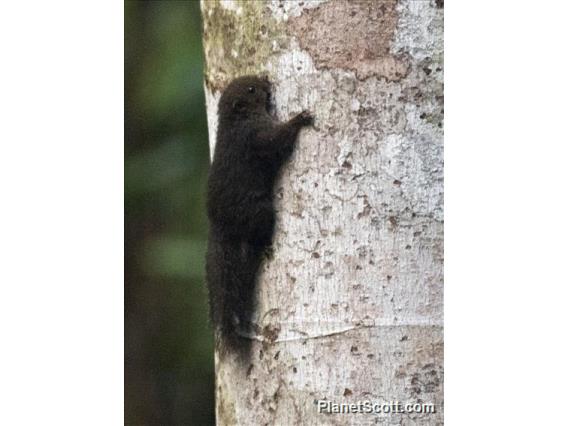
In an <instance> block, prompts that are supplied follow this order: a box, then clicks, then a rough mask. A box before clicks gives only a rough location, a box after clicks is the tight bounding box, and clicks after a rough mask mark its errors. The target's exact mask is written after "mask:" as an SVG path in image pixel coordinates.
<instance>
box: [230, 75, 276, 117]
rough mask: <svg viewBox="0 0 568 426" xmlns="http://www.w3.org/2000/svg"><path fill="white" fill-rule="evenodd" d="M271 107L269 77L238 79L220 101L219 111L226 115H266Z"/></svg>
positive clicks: (231, 84)
mask: <svg viewBox="0 0 568 426" xmlns="http://www.w3.org/2000/svg"><path fill="white" fill-rule="evenodd" d="M269 106H270V82H269V81H268V78H267V77H256V76H244V77H239V78H236V79H234V80H233V81H232V82H231V83H229V85H228V86H227V88H226V89H225V91H224V92H223V95H222V96H221V100H220V101H219V111H220V112H221V113H224V114H237V115H246V114H247V113H259V112H260V113H265V112H268V109H269Z"/></svg>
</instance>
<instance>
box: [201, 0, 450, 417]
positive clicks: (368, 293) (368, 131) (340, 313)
mask: <svg viewBox="0 0 568 426" xmlns="http://www.w3.org/2000/svg"><path fill="white" fill-rule="evenodd" d="M202 14H203V22H204V48H205V54H206V61H207V65H206V78H205V89H206V96H207V109H208V117H209V118H208V120H209V137H210V146H211V150H213V149H214V141H215V132H216V120H217V115H216V111H217V102H218V100H219V96H220V93H221V91H222V89H223V88H224V87H225V85H226V84H227V83H228V82H229V81H231V80H232V79H233V78H235V77H237V76H240V75H244V74H266V75H268V76H269V78H270V80H271V81H272V82H273V83H274V100H275V104H276V115H277V117H278V119H280V120H285V119H288V118H290V117H291V116H292V115H293V114H295V113H298V112H300V111H302V110H309V111H311V112H313V113H314V115H315V117H316V123H315V128H310V129H305V130H303V131H302V133H301V136H300V139H299V143H298V146H297V150H296V153H295V154H294V156H293V158H292V161H291V162H290V164H289V165H288V166H287V167H286V168H285V170H284V172H283V174H282V176H281V179H280V180H279V181H278V183H277V185H276V188H275V191H276V194H277V200H278V202H277V217H278V218H277V228H276V235H275V240H274V255H273V258H272V259H271V260H267V261H265V263H264V265H263V267H262V272H261V275H260V277H259V283H258V289H257V307H256V316H255V318H254V319H255V322H256V324H257V325H258V329H259V330H260V332H259V333H258V334H257V335H253V336H251V338H252V339H253V342H252V358H251V359H250V362H249V363H247V365H242V364H240V363H239V362H238V360H237V359H232V358H231V357H230V356H229V357H225V358H224V359H223V360H222V362H221V361H220V360H219V358H218V357H217V359H216V371H217V383H216V398H217V422H218V424H220V425H233V424H241V425H249V424H250V425H272V424H276V425H286V424H290V425H299V424H306V425H312V424H318V425H327V424H330V425H331V424H337V425H343V424H375V423H383V424H400V425H415V424H421V425H422V424H427V425H436V424H441V423H442V421H443V328H442V327H443V295H442V293H443V284H442V282H443V254H444V250H443V145H442V142H443V137H442V131H443V125H442V123H443V83H442V81H443V79H442V76H443V74H442V73H443V40H442V38H443V2H440V1H436V0H431V1H428V0H426V1H418V0H399V1H379V0H377V1H297V2H294V1H243V2H239V1H203V2H202ZM324 399H326V400H329V401H332V402H336V403H351V402H358V401H371V402H377V403H382V402H390V401H399V402H400V403H402V404H405V403H407V402H422V403H432V404H435V410H436V412H435V413H434V414H417V413H412V414H411V413H406V414H392V413H388V414H384V413H383V414H325V413H319V412H318V410H317V405H315V403H314V401H316V400H324Z"/></svg>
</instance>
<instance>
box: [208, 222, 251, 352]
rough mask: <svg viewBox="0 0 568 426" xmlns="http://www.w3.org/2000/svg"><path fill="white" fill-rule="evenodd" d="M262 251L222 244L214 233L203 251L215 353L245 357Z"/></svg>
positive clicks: (239, 243)
mask: <svg viewBox="0 0 568 426" xmlns="http://www.w3.org/2000/svg"><path fill="white" fill-rule="evenodd" d="M261 257H262V250H260V249H259V248H257V247H255V246H253V245H251V244H249V243H247V242H243V241H235V240H222V239H220V238H218V235H216V234H215V232H214V231H212V233H211V234H210V237H209V244H208V248H207V263H206V274H207V285H208V290H209V304H210V315H211V322H212V323H213V328H214V332H215V345H216V347H217V350H218V352H220V353H221V354H226V353H228V352H231V353H235V354H237V355H240V356H248V353H249V350H250V344H251V337H250V335H251V334H253V333H254V330H253V329H252V322H251V319H252V313H253V311H254V289H255V283H256V276H257V272H258V269H259V267H260V263H261Z"/></svg>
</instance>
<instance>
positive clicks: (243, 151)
mask: <svg viewBox="0 0 568 426" xmlns="http://www.w3.org/2000/svg"><path fill="white" fill-rule="evenodd" d="M270 102H271V93H270V83H269V81H268V79H266V78H259V77H255V76H245V77H240V78H237V79H235V80H233V81H232V82H231V83H230V84H229V85H228V86H227V88H226V89H225V91H224V92H223V94H222V96H221V99H220V101H219V117H218V127H217V140H216V144H215V152H214V155H213V162H212V164H211V168H210V171H209V180H208V188H207V214H208V217H209V240H208V247H207V256H206V280H207V287H208V291H209V303H210V315H211V321H212V323H213V327H214V332H215V336H216V346H217V348H218V350H219V351H221V353H226V352H237V353H240V354H241V355H244V354H247V353H248V351H249V348H250V337H247V335H249V334H251V333H252V332H254V330H252V324H251V318H252V314H253V310H254V300H253V295H254V289H255V282H256V278H257V273H258V270H259V268H260V265H261V263H262V258H263V255H264V253H265V252H266V250H267V249H268V248H269V247H270V245H271V244H272V237H273V234H274V224H275V211H274V194H273V192H274V183H275V181H276V178H277V176H278V173H279V171H280V169H281V168H282V166H283V165H284V164H285V163H286V161H287V160H288V159H289V158H290V156H291V155H292V153H293V151H294V146H295V144H296V139H297V136H298V133H299V132H300V129H302V127H305V126H309V125H311V124H313V116H312V115H311V114H310V113H309V112H307V111H304V112H302V113H300V114H298V115H296V116H295V117H294V118H292V119H291V120H289V121H287V122H285V123H280V122H278V121H276V120H275V119H274V118H273V117H272V116H271V115H270V113H269V110H270Z"/></svg>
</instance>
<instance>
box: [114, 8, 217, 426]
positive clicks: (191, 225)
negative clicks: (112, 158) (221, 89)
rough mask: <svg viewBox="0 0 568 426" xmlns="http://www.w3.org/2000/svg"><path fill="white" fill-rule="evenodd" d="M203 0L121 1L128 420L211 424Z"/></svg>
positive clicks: (211, 348) (156, 422) (142, 423)
mask: <svg viewBox="0 0 568 426" xmlns="http://www.w3.org/2000/svg"><path fill="white" fill-rule="evenodd" d="M200 19H201V17H200V12H199V2H198V1H154V2H142V1H130V0H128V1H126V2H125V164H124V165H125V215H126V217H125V220H126V223H125V256H126V257H125V422H126V424H127V425H193V424H195V425H207V424H213V422H214V406H213V391H214V389H213V380H214V373H213V340H212V334H211V331H210V329H209V324H208V321H207V301H206V292H205V287H204V254H205V244H206V235H207V219H206V216H205V204H204V203H205V199H204V195H205V181H206V178H207V169H208V155H209V153H208V142H207V126H206V116H205V99H204V93H203V51H202V44H201V22H200Z"/></svg>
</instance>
